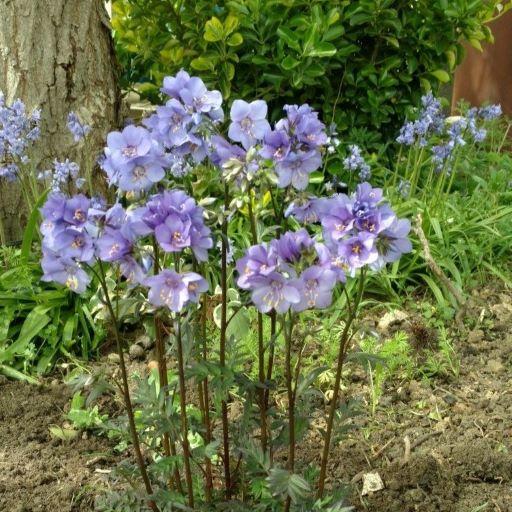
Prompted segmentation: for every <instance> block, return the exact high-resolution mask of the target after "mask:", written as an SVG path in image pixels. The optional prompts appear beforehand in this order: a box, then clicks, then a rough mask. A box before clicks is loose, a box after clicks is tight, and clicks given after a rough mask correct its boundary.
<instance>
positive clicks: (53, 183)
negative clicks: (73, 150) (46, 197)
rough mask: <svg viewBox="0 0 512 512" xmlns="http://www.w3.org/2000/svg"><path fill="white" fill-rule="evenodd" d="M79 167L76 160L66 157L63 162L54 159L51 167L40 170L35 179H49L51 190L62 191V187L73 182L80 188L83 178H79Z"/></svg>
mask: <svg viewBox="0 0 512 512" xmlns="http://www.w3.org/2000/svg"><path fill="white" fill-rule="evenodd" d="M79 172H80V167H79V165H78V164H77V163H76V162H70V160H69V159H68V158H66V160H65V161H64V162H59V161H58V160H55V161H54V162H53V169H49V170H47V171H43V172H40V173H39V174H38V175H37V179H38V180H40V181H45V182H46V181H48V180H49V181H50V188H51V189H52V191H53V192H60V191H62V189H63V187H65V186H69V184H70V183H74V184H75V187H76V188H77V189H81V188H82V187H83V186H84V184H85V179H84V178H79V177H78V173H79Z"/></svg>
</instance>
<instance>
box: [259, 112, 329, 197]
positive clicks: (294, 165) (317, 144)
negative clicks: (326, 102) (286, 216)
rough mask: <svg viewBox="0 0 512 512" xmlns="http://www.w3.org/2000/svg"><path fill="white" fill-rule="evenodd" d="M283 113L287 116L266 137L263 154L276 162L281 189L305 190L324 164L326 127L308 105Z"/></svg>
mask: <svg viewBox="0 0 512 512" xmlns="http://www.w3.org/2000/svg"><path fill="white" fill-rule="evenodd" d="M284 110H285V112H286V117H285V118H284V119H281V120H280V121H278V122H277V123H276V125H275V128H274V130H273V131H271V132H267V134H266V135H265V137H264V140H263V148H262V150H261V155H262V156H263V158H268V159H270V160H272V161H273V162H274V165H275V170H276V174H277V178H278V183H277V184H278V186H279V187H281V188H284V187H288V186H290V185H291V186H292V187H293V188H295V189H297V190H305V189H306V187H307V186H308V183H309V175H310V174H311V173H312V172H314V171H316V170H317V169H319V168H320V166H321V165H322V153H321V149H322V147H323V146H324V145H325V144H326V143H327V134H326V132H325V125H324V124H323V123H322V122H321V121H320V120H319V119H318V113H317V112H315V111H313V110H312V109H311V107H310V106H309V105H306V104H304V105H301V106H300V107H299V106H297V105H286V106H285V107H284Z"/></svg>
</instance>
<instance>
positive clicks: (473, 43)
mask: <svg viewBox="0 0 512 512" xmlns="http://www.w3.org/2000/svg"><path fill="white" fill-rule="evenodd" d="M469 44H470V45H471V46H472V47H473V48H475V49H477V50H478V51H480V52H481V51H483V48H482V43H480V41H479V40H478V39H469Z"/></svg>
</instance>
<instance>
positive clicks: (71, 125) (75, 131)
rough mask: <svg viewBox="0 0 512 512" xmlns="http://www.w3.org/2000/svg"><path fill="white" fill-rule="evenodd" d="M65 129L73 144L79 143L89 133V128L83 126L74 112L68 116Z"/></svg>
mask: <svg viewBox="0 0 512 512" xmlns="http://www.w3.org/2000/svg"><path fill="white" fill-rule="evenodd" d="M67 127H68V130H69V131H70V132H71V135H73V139H74V141H75V142H80V141H81V140H82V139H83V138H85V136H86V135H87V134H88V133H89V132H90V131H91V127H90V126H88V125H86V124H83V123H82V122H81V121H80V118H79V117H78V114H77V113H76V112H70V113H69V114H68V120H67Z"/></svg>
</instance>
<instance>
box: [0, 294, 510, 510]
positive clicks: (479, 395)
mask: <svg viewBox="0 0 512 512" xmlns="http://www.w3.org/2000/svg"><path fill="white" fill-rule="evenodd" d="M468 316H469V318H471V319H472V321H473V325H472V328H471V330H470V331H469V332H466V333H464V334H460V335H459V338H460V339H459V340H458V341H457V344H456V347H457V351H458V354H459V356H460V360H461V367H460V373H459V375H458V377H452V378H445V379H431V380H430V381H419V380H418V381H416V380H415V381H411V382H405V383H395V384H393V385H391V386H390V387H389V389H387V390H386V393H385V394H384V396H383V397H382V400H381V403H380V406H379V407H378V409H377V412H376V415H375V416H374V417H371V416H368V415H366V416H361V417H358V418H357V419H356V420H355V421H356V422H357V426H358V428H357V429H356V430H354V431H353V432H352V433H351V434H350V436H349V438H348V439H346V440H345V441H343V443H341V444H340V445H339V446H336V447H334V448H333V453H332V456H331V463H330V468H329V475H330V477H329V481H328V485H329V487H338V486H339V485H343V484H346V483H347V482H351V483H352V487H351V491H350V492H351V494H350V503H351V504H352V505H353V506H354V507H355V510H356V511H358V512H416V511H418V512H483V511H485V512H512V294H511V293H510V292H508V293H505V292H502V291H496V290H495V289H492V288H489V289H485V290H480V291H479V292H478V296H476V297H474V298H473V299H472V301H471V304H470V308H469V311H468ZM354 380H355V381H356V382H352V383H351V384H349V386H348V388H347V393H349V394H351V395H352V396H356V397H357V395H358V394H359V395H360V396H359V398H361V399H363V400H364V399H367V396H368V395H367V392H368V383H367V381H365V380H364V378H363V380H362V381H359V382H358V381H357V379H354ZM53 384H54V385H44V386H41V387H35V386H30V385H24V384H20V383H18V382H8V383H3V384H0V511H2V512H3V511H5V512H22V511H23V512H43V511H52V512H68V511H88V510H94V508H93V500H94V495H95V494H96V493H97V492H98V489H99V488H100V486H102V485H103V480H104V474H103V473H102V469H108V468H110V467H112V466H113V465H114V463H115V457H113V456H112V453H111V446H109V444H108V442H107V441H106V440H105V439H102V438H95V437H91V436H87V437H86V436H84V437H79V438H77V439H75V440H73V441H70V442H67V443H64V442H61V441H58V440H55V439H52V438H51V436H50V433H49V430H48V429H49V427H50V426H51V425H54V424H56V425H62V422H63V417H64V413H65V410H66V408H67V407H69V399H70V395H69V392H68V391H67V389H66V388H65V386H64V385H60V384H56V383H55V382H54V383H53ZM321 413H322V411H321V410H319V411H318V414H319V416H320V415H321ZM315 436H316V437H315ZM320 441H321V439H320V433H317V434H313V435H312V436H311V438H310V439H308V441H307V442H306V443H303V444H302V445H301V448H300V450H299V457H300V458H301V459H302V462H311V461H312V460H313V461H315V460H317V459H318V457H319V454H318V447H319V445H320ZM98 470H99V471H98ZM375 471H376V472H378V473H379V475H380V476H381V478H382V481H383V483H384V486H385V487H384V489H382V490H379V491H377V492H375V493H373V494H370V495H366V496H361V490H362V482H363V479H364V474H365V473H369V472H375Z"/></svg>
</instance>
